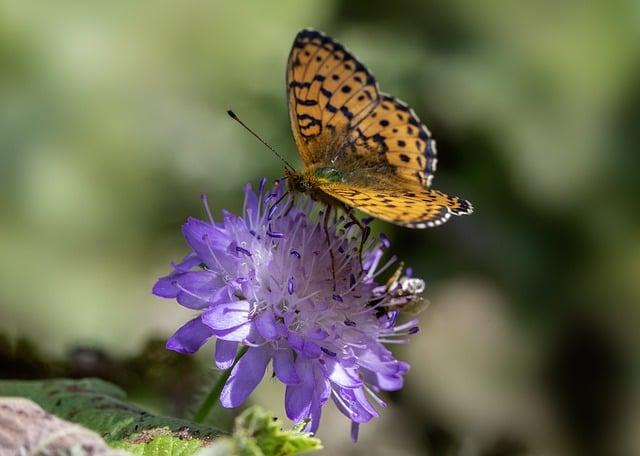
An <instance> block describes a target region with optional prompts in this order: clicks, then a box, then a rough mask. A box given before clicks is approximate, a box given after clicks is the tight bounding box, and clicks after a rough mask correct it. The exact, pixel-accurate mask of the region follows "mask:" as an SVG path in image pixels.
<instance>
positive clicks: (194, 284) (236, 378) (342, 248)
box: [153, 180, 424, 440]
mask: <svg viewBox="0 0 640 456" xmlns="http://www.w3.org/2000/svg"><path fill="white" fill-rule="evenodd" d="M264 186H265V180H262V181H261V183H260V188H259V190H258V192H257V194H256V193H255V192H254V191H253V190H252V189H251V186H250V185H247V187H246V190H245V202H244V208H243V214H242V217H239V216H237V215H234V214H231V213H229V212H223V214H222V221H220V222H215V221H214V220H213V218H212V216H211V213H210V211H209V208H208V206H207V203H206V198H204V197H203V200H204V203H205V208H206V211H207V214H208V216H209V221H202V220H198V219H194V218H190V219H189V220H187V222H186V223H185V224H184V226H183V229H182V231H183V234H184V237H185V239H186V241H187V243H188V244H189V247H190V248H191V252H190V253H189V254H188V255H187V256H186V257H185V258H184V259H183V260H182V261H181V262H180V263H178V264H174V265H173V272H172V273H171V274H169V275H168V276H166V277H162V278H161V279H159V280H158V282H157V283H156V285H155V286H154V288H153V293H154V294H156V295H157V296H160V297H164V298H173V299H176V300H177V301H178V303H179V304H181V305H183V306H185V307H188V308H190V309H194V310H195V311H197V312H198V316H196V317H195V318H194V319H193V320H191V321H189V322H187V323H186V324H185V325H184V326H182V327H181V328H180V329H178V331H177V332H176V333H175V334H174V335H173V336H172V337H171V338H170V339H169V340H168V342H167V348H169V349H170V350H174V351H177V352H180V353H186V354H190V353H194V352H195V351H197V350H198V349H199V348H200V347H201V346H202V345H203V344H204V343H205V342H206V341H207V340H208V339H210V338H212V337H213V338H215V339H216V347H215V362H216V365H217V366H218V367H219V368H220V369H227V368H229V367H231V366H232V365H233V362H234V359H235V356H236V352H237V349H238V345H239V344H242V345H245V346H247V347H248V350H247V352H246V354H245V355H244V356H242V357H241V358H240V360H239V361H238V362H237V364H236V365H235V366H234V367H233V370H232V371H231V375H230V377H229V379H228V380H227V382H226V384H225V386H224V389H223V391H222V394H221V397H220V401H221V402H222V405H223V406H225V407H237V406H239V405H241V404H242V403H243V402H244V401H245V400H246V399H247V397H248V396H249V394H250V393H251V392H252V391H253V390H254V388H255V387H256V386H257V385H258V384H259V383H260V381H261V380H262V378H263V377H264V375H265V371H266V369H267V367H268V365H269V363H271V365H272V368H273V371H274V374H275V377H276V378H277V379H278V380H280V381H281V382H282V383H284V384H285V385H286V393H285V408H286V412H287V416H288V417H289V418H290V419H291V420H293V421H295V422H299V421H301V420H304V419H310V423H309V427H308V429H309V430H310V431H312V432H315V431H316V429H317V428H318V425H319V422H320V414H321V410H322V407H323V405H324V404H325V403H326V402H327V401H328V400H329V398H331V399H332V400H333V401H334V402H335V404H336V405H337V407H338V408H339V409H340V411H341V412H342V413H343V414H344V415H346V416H347V417H348V418H349V419H350V420H351V422H352V437H353V438H354V440H355V438H356V437H357V432H358V426H359V425H360V424H361V423H366V422H368V421H369V420H371V419H372V418H374V417H377V416H378V411H377V410H376V408H375V407H374V406H373V405H372V404H377V405H379V406H384V405H385V403H384V402H383V401H382V399H380V397H379V393H380V391H395V390H399V389H401V388H402V384H403V376H404V374H405V373H406V372H407V371H408V369H409V365H408V364H407V363H404V362H402V361H398V360H396V359H395V358H394V356H393V354H392V353H391V352H390V351H389V350H388V349H387V348H386V347H385V345H384V344H398V343H406V342H407V341H408V336H409V335H410V334H413V333H415V332H417V326H416V324H417V321H416V320H411V321H409V322H407V323H404V324H397V323H396V319H397V317H398V313H399V311H398V309H399V308H400V307H401V306H403V305H405V304H407V303H410V302H412V301H414V300H416V299H419V298H418V294H419V293H420V292H422V290H423V288H424V282H422V281H421V280H420V279H415V278H411V279H409V278H408V277H406V276H405V277H402V278H400V277H399V275H400V274H395V275H394V277H393V278H392V280H390V281H389V282H388V283H378V282H377V281H376V277H377V276H378V275H379V274H380V273H381V272H383V271H384V270H385V269H387V268H388V267H389V266H390V265H391V264H393V262H394V260H393V259H392V260H390V261H388V262H387V263H386V264H384V265H381V260H382V257H383V249H384V248H386V247H388V245H389V240H388V239H387V238H386V237H383V238H382V242H377V241H375V240H374V239H372V238H369V239H368V240H367V242H366V243H365V246H364V249H363V265H362V266H361V265H360V260H359V255H358V249H359V245H360V236H361V233H360V229H359V228H358V227H357V226H356V225H354V224H353V223H351V222H347V223H345V219H344V217H339V218H338V219H337V220H335V221H332V222H331V223H330V226H329V234H330V236H329V237H330V242H331V247H330V248H331V251H332V252H333V254H334V257H335V264H334V270H335V282H334V279H333V273H332V263H331V256H330V251H329V248H328V246H327V237H326V234H325V232H324V229H323V223H322V220H323V217H322V216H315V215H313V214H318V213H319V212H320V214H321V211H324V210H327V209H326V208H325V207H324V205H319V204H317V203H315V202H313V201H312V200H311V199H309V198H308V197H306V196H300V195H296V198H295V202H294V200H293V199H292V196H291V195H290V194H286V193H285V189H284V185H283V182H279V183H276V185H275V186H274V188H273V189H272V190H271V191H269V192H267V193H266V195H265V192H264ZM363 268H364V271H363ZM408 284H411V286H408Z"/></svg>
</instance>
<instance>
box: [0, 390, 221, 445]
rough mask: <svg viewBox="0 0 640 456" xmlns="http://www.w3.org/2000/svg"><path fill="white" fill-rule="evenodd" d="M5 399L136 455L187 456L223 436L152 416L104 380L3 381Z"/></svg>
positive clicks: (210, 429)
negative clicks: (30, 405) (29, 404)
mask: <svg viewBox="0 0 640 456" xmlns="http://www.w3.org/2000/svg"><path fill="white" fill-rule="evenodd" d="M0 396H20V397H27V398H29V399H31V400H33V401H34V402H36V403H37V404H39V405H40V406H41V407H42V408H43V409H45V410H46V411H48V412H49V413H52V414H54V415H56V416H58V417H60V418H63V419H66V420H68V421H72V422H74V423H78V424H80V425H82V426H85V427H87V428H89V429H92V430H94V431H95V432H97V433H98V434H100V435H101V436H102V438H104V439H105V440H106V441H107V442H108V443H109V444H110V445H112V446H116V447H118V448H125V449H127V450H128V451H131V452H133V453H134V454H143V455H147V454H149V455H156V454H157V455H160V454H162V455H172V456H173V455H187V454H192V453H193V452H194V451H195V450H197V449H198V448H200V447H202V446H204V445H207V444H209V443H210V442H212V441H213V440H214V439H216V438H218V437H220V436H222V435H223V432H222V431H221V430H219V429H216V428H214V427H211V426H205V425H202V424H195V423H192V422H190V421H187V420H182V419H178V418H170V417H164V416H155V415H152V414H150V413H148V412H146V411H144V410H143V409H141V408H139V407H137V406H135V405H133V404H130V403H128V402H125V401H124V399H125V397H126V395H125V393H124V391H122V390H121V389H120V388H118V387H117V386H115V385H112V384H110V383H107V382H105V381H102V380H99V379H82V380H67V379H57V380H47V381H6V380H5V381H0Z"/></svg>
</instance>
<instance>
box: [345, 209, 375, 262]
mask: <svg viewBox="0 0 640 456" xmlns="http://www.w3.org/2000/svg"><path fill="white" fill-rule="evenodd" d="M343 209H344V211H345V212H346V213H347V215H348V216H349V218H350V219H351V221H352V222H353V223H355V224H356V225H358V228H360V233H361V236H360V247H359V248H358V259H359V260H360V270H361V272H362V273H363V274H364V264H363V261H362V251H363V250H364V243H365V242H367V239H369V235H370V234H371V228H369V227H368V226H365V225H364V224H363V223H362V222H361V221H360V220H358V218H357V217H356V216H355V215H354V214H353V210H352V209H351V208H350V207H349V206H346V205H345V206H344V208H343Z"/></svg>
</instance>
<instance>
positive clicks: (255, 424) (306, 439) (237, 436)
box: [197, 406, 322, 456]
mask: <svg viewBox="0 0 640 456" xmlns="http://www.w3.org/2000/svg"><path fill="white" fill-rule="evenodd" d="M302 427H304V425H302V426H300V425H297V426H294V428H293V429H291V430H288V431H285V430H282V428H281V427H280V425H279V424H278V422H277V421H276V420H275V419H274V418H273V415H272V414H271V413H270V412H266V411H265V410H263V409H262V408H260V407H258V406H253V407H251V408H249V409H247V410H245V411H244V412H243V413H242V414H241V415H240V416H239V417H238V418H236V423H235V429H234V432H233V436H232V437H231V438H225V439H220V440H218V441H216V442H215V443H214V444H213V445H211V446H209V447H207V448H204V449H202V450H201V451H200V452H198V454H197V456H288V455H294V454H300V453H305V452H311V451H317V450H320V449H322V445H321V443H320V440H319V439H317V438H315V437H313V436H312V434H311V433H308V432H302V431H301V429H302Z"/></svg>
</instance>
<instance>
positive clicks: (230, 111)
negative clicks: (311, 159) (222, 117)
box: [227, 109, 295, 171]
mask: <svg viewBox="0 0 640 456" xmlns="http://www.w3.org/2000/svg"><path fill="white" fill-rule="evenodd" d="M227 114H229V117H231V118H232V119H233V120H235V121H236V122H238V123H239V124H240V125H242V126H243V127H244V128H245V130H247V131H248V132H249V133H251V134H252V135H253V136H255V137H256V138H257V139H258V141H260V142H261V143H262V144H264V145H265V146H267V149H269V150H270V151H271V152H273V153H274V154H275V155H276V157H278V158H279V159H280V160H282V161H283V162H284V164H285V165H286V166H287V167H288V168H289V169H290V170H291V171H295V168H294V167H293V166H291V165H290V164H289V162H288V161H287V160H285V159H284V157H283V156H282V155H280V154H279V153H278V152H277V151H276V150H275V149H274V148H273V147H271V146H270V145H269V144H268V143H267V142H266V141H265V140H264V139H262V138H261V137H260V136H258V134H257V133H256V132H255V131H253V130H252V129H251V128H249V127H247V125H246V124H245V123H244V122H243V121H241V120H240V118H238V116H237V115H236V113H235V112H233V111H232V110H230V109H229V110H228V111H227Z"/></svg>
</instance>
